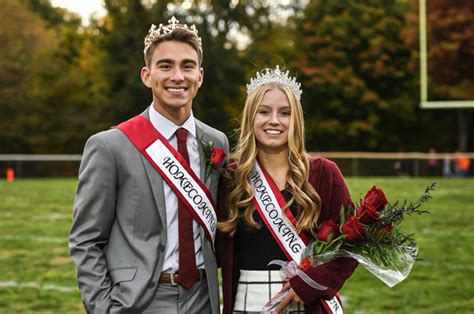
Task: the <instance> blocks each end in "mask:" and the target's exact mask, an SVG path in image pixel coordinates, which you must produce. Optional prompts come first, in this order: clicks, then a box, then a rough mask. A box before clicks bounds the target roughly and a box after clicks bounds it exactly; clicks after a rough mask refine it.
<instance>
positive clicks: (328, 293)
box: [290, 163, 358, 305]
mask: <svg viewBox="0 0 474 314" xmlns="http://www.w3.org/2000/svg"><path fill="white" fill-rule="evenodd" d="M323 172H325V173H324V174H325V176H324V179H323V181H322V184H326V186H328V185H327V184H328V183H329V186H330V189H329V192H327V194H329V198H328V202H327V204H328V213H327V216H326V217H328V218H325V219H329V218H331V219H333V220H334V221H338V220H339V211H340V209H341V206H349V205H351V204H352V201H351V198H350V194H349V190H348V188H347V185H346V183H345V181H344V178H343V176H342V174H341V172H340V170H339V168H338V167H337V165H336V164H334V163H330V164H328V167H326V169H324V170H323ZM325 192H326V191H325ZM357 265H358V263H357V261H355V260H354V259H351V258H339V259H337V260H335V261H332V262H328V263H325V264H322V265H319V266H316V267H310V268H308V269H307V270H306V271H305V273H306V274H307V275H308V276H309V277H311V278H312V279H313V280H314V281H315V282H317V283H319V284H321V285H324V286H326V287H328V289H327V290H324V291H321V290H315V289H313V288H312V287H310V286H309V285H308V284H306V283H305V282H304V281H303V280H302V279H301V278H300V277H298V276H295V277H293V278H291V279H290V284H291V287H292V288H293V290H294V291H295V292H296V294H297V295H298V296H299V297H300V299H301V300H302V301H303V302H304V303H305V304H306V305H311V304H313V303H314V302H317V301H318V300H319V299H320V298H323V299H326V300H330V299H332V298H333V297H334V295H335V294H336V293H337V292H338V291H339V290H340V289H341V288H342V286H343V285H344V283H345V281H346V280H347V279H348V278H349V277H350V276H351V275H352V273H353V272H354V270H355V268H356V267H357Z"/></svg>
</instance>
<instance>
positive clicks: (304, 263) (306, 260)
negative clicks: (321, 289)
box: [298, 257, 313, 271]
mask: <svg viewBox="0 0 474 314" xmlns="http://www.w3.org/2000/svg"><path fill="white" fill-rule="evenodd" d="M311 266H313V263H312V262H311V261H310V260H309V258H307V257H305V258H303V260H302V261H301V263H300V266H299V267H298V268H299V269H301V270H302V271H305V270H307V269H308V268H310V267H311Z"/></svg>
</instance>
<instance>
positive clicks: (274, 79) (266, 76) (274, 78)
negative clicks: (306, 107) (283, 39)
mask: <svg viewBox="0 0 474 314" xmlns="http://www.w3.org/2000/svg"><path fill="white" fill-rule="evenodd" d="M264 71H265V73H263V71H262V72H261V73H259V72H257V76H256V77H254V78H251V79H250V83H249V84H247V95H248V96H250V95H251V94H252V93H253V92H254V91H255V90H256V89H257V88H258V87H259V86H262V85H267V84H272V83H273V84H280V85H283V86H286V87H288V88H289V89H290V90H291V91H292V92H293V94H294V95H295V97H296V99H298V100H300V99H301V94H303V91H302V90H301V84H300V83H298V82H296V78H295V77H290V76H289V75H288V74H289V73H290V71H286V72H282V71H281V70H280V66H278V65H277V66H276V67H275V69H269V68H266V69H265V70H264Z"/></svg>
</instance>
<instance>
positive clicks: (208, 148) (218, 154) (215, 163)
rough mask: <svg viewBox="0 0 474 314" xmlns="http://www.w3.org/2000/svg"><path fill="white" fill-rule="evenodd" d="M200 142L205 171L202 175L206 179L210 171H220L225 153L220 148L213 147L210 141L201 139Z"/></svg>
mask: <svg viewBox="0 0 474 314" xmlns="http://www.w3.org/2000/svg"><path fill="white" fill-rule="evenodd" d="M201 144H202V146H203V150H204V154H205V156H206V172H205V176H204V181H206V180H207V178H209V175H210V174H211V171H213V170H214V171H217V172H222V171H223V170H224V168H225V162H224V161H225V158H226V156H227V153H226V152H225V151H224V150H223V149H221V148H215V147H214V145H213V143H212V141H209V142H204V141H202V140H201Z"/></svg>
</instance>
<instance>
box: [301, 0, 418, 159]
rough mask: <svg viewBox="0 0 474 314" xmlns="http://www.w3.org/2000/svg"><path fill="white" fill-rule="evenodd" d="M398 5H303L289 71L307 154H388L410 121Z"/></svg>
mask: <svg viewBox="0 0 474 314" xmlns="http://www.w3.org/2000/svg"><path fill="white" fill-rule="evenodd" d="M408 9H409V6H407V5H406V3H405V2H401V1H396V0H387V1H383V2H380V1H375V0H369V1H352V0H341V1H325V0H314V1H310V3H309V4H308V5H307V7H306V8H305V10H304V17H303V18H302V19H301V20H300V21H299V22H298V23H299V28H298V31H297V32H296V33H297V36H299V40H298V42H297V46H296V49H297V56H296V58H295V60H294V63H293V66H294V68H295V69H297V71H298V72H299V73H301V75H302V81H303V87H304V94H303V103H304V108H305V111H306V112H307V118H306V119H307V127H308V131H307V133H308V143H309V147H310V149H316V148H317V149H320V150H333V149H342V150H360V149H370V150H389V149H394V148H395V147H400V146H401V145H403V144H404V143H403V138H404V137H406V135H409V134H410V133H411V132H412V129H411V126H412V125H413V124H414V123H415V121H416V115H415V107H416V106H417V102H416V100H415V99H416V92H417V90H416V85H415V84H414V79H415V77H414V75H413V73H411V72H409V71H408V69H407V65H408V62H409V60H410V48H409V47H408V46H407V45H406V44H405V42H404V40H403V38H402V37H401V31H402V29H403V28H404V26H405V14H406V12H407V11H408Z"/></svg>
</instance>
